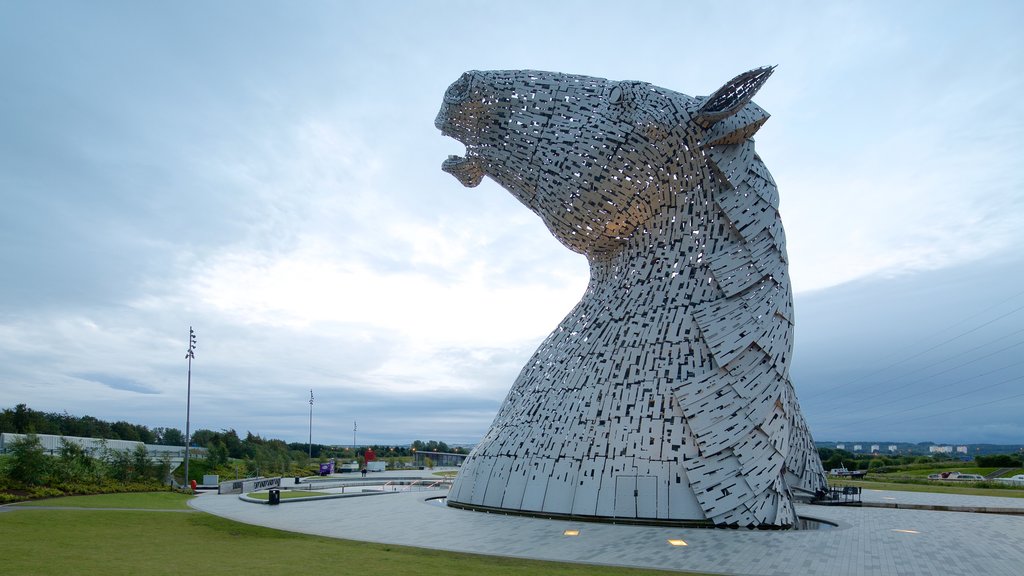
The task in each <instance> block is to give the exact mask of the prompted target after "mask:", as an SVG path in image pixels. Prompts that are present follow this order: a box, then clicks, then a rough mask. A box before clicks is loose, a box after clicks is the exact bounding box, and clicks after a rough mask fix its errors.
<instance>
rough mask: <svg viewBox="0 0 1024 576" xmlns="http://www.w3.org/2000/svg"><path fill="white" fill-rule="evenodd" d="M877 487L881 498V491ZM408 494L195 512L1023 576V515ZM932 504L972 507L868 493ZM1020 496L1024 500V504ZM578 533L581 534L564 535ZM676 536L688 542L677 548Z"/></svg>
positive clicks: (673, 554) (311, 530)
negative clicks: (685, 509) (499, 507)
mask: <svg viewBox="0 0 1024 576" xmlns="http://www.w3.org/2000/svg"><path fill="white" fill-rule="evenodd" d="M876 493H877V494H876ZM443 494H444V492H402V493H397V494H387V495H381V496H372V497H366V498H348V499H334V500H321V501H312V502H293V503H285V504H282V505H279V506H268V505H263V504H251V503H246V502H243V501H242V500H240V499H239V498H238V496H219V495H216V494H205V495H202V496H200V497H198V498H195V499H193V500H192V501H191V502H190V505H191V506H193V507H194V508H196V509H198V510H202V511H204V512H208V513H211V514H216V515H218V516H223V517H226V518H231V519H233V520H237V521H240V522H245V523H248V524H256V525H260V526H267V527H271V528H278V529H281V530H289V531H293V532H304V533H307V534H317V535H321V536H328V537H332V538H346V539H352V540H362V541H368V542H380V543H390V544H401V545H406V546H419V547H423V548H435V549H441V550H453V551H459V552H473V553H478V554H494V555H500V556H514V557H522V558H535V559H541V560H558V561H565V562H580V563H593V564H604V565H612V566H634V567H647V568H659V569H666V570H693V571H700V572H710V573H720V574H735V575H764V576H768V575H780V576H781V575H786V576H789V575H793V574H806V575H812V574H822V575H835V576H844V575H879V576H890V575H892V576H897V575H898V576H908V575H917V574H920V575H932V574H986V575H987V576H1019V575H1021V574H1024V517H1022V516H1003V515H995V514H973V513H965V512H935V511H922V510H891V509H882V508H846V507H822V506H800V507H798V510H799V512H800V514H801V515H803V516H810V517H816V518H821V519H825V520H829V521H832V522H835V523H837V524H839V527H838V528H833V529H829V530H807V531H785V532H780V531H763V532H762V531H749V530H708V529H703V530H702V529H679V528H656V527H648V526H628V525H611V524H597V523H587V522H567V521H559V520H543V519H537V518H525V517H518V516H506V515H500V514H486V513H481V512H471V511H466V510H457V509H454V508H447V507H445V506H443V505H440V504H437V503H435V502H430V501H427V498H429V497H432V496H433V497H436V496H440V495H443ZM864 496H865V499H876V498H877V499H879V500H883V501H884V499H885V498H895V499H899V500H906V501H910V500H918V501H928V502H934V503H935V504H937V505H954V506H955V505H958V503H968V504H969V505H976V503H975V502H974V499H975V498H982V499H983V500H985V501H988V500H989V499H988V498H985V497H969V496H956V495H945V494H927V493H913V492H890V491H885V492H884V493H883V492H882V491H865V493H864ZM991 500H998V501H999V502H998V503H991V504H989V505H997V506H1004V505H1006V504H1007V503H1004V502H1002V501H1004V500H1010V501H1014V502H1012V504H1015V505H1016V506H1018V507H1019V506H1024V501H1021V500H1016V499H1013V498H997V499H991ZM570 529H571V530H579V535H578V536H566V535H563V533H564V531H565V530H570ZM669 539H681V540H683V541H685V542H686V544H687V545H686V546H672V545H670V544H669V542H668V540H669Z"/></svg>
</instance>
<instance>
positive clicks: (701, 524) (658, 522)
mask: <svg viewBox="0 0 1024 576" xmlns="http://www.w3.org/2000/svg"><path fill="white" fill-rule="evenodd" d="M439 500H440V499H439ZM445 500H446V503H445V505H446V506H449V507H451V508H458V509H460V510H472V511H474V512H487V513H489V514H507V515H509V516H528V517H531V518H544V519H548V520H572V521H575V522H599V523H603V524H633V525H638V526H661V527H666V528H733V529H735V528H740V526H737V525H728V524H722V525H716V524H714V523H712V522H711V521H710V520H668V519H664V518H620V517H616V516H582V515H579V514H558V513H551V512H539V511H532V510H511V509H508V508H494V507H492V506H478V505H476V504H466V503H463V502H454V501H452V500H448V499H447V498H446V499H445ZM807 520H810V519H805V518H800V527H799V528H795V527H794V526H764V527H761V528H756V529H758V530H792V529H801V530H803V529H807V528H805V526H804V525H805V524H807ZM812 522H817V521H813V520H812ZM813 529H817V528H813Z"/></svg>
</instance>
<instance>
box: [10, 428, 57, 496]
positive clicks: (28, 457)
mask: <svg viewBox="0 0 1024 576" xmlns="http://www.w3.org/2000/svg"><path fill="white" fill-rule="evenodd" d="M49 468H50V462H49V461H48V459H47V456H46V452H45V451H44V450H43V445H42V443H40V442H39V437H37V436H36V435H35V434H29V435H27V436H25V437H23V438H19V439H18V440H15V441H14V442H12V443H11V456H10V462H9V467H8V471H7V474H8V477H10V479H11V480H14V481H15V482H21V483H23V484H28V485H30V486H37V485H40V484H43V483H45V482H46V480H47V476H48V473H49Z"/></svg>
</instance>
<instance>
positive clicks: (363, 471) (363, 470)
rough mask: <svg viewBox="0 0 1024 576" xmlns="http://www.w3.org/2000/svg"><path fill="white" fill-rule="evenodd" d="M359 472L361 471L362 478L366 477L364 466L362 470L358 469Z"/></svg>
mask: <svg viewBox="0 0 1024 576" xmlns="http://www.w3.org/2000/svg"><path fill="white" fill-rule="evenodd" d="M360 472H362V473H363V478H366V468H363V469H362V470H360Z"/></svg>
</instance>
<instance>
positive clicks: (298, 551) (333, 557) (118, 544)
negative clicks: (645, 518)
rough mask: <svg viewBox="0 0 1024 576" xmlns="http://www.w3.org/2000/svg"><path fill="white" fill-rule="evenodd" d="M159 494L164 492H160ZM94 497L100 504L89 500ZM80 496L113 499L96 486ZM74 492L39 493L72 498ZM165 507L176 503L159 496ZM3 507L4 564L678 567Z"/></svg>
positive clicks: (164, 517)
mask: <svg viewBox="0 0 1024 576" xmlns="http://www.w3.org/2000/svg"><path fill="white" fill-rule="evenodd" d="M118 496H123V497H124V498H123V499H120V500H117V501H116V502H117V503H118V505H117V506H116V507H133V508H140V509H156V507H157V506H158V505H159V504H160V503H161V499H155V498H153V497H152V496H154V495H152V494H123V495H118ZM159 496H163V495H162V494H161V495H159ZM90 498H97V499H100V500H97V501H96V502H97V503H95V504H93V503H90V502H88V499H90ZM74 500H75V502H76V503H75V506H82V507H83V508H103V507H114V506H112V505H111V502H112V500H109V499H105V498H104V497H99V496H85V497H76V498H75V499H74ZM71 501H72V498H57V499H53V500H46V501H42V502H40V504H41V505H48V506H68V505H70V502H71ZM163 505H164V506H165V508H163V509H176V506H177V503H175V502H173V501H163ZM17 508H18V509H16V510H13V511H7V512H0V542H3V557H2V560H0V573H3V574H33V575H39V576H49V575H54V576H56V575H60V576H66V575H69V574H70V575H77V574H104V575H120V574H126V575H127V574H131V575H137V574H146V575H163V574H167V575H180V574H210V575H215V576H219V575H234V574H238V575H246V576H249V575H252V574H260V575H277V574H281V575H284V574H288V575H294V574H301V573H307V572H311V571H321V570H325V571H327V572H328V573H334V572H352V571H356V572H357V573H358V574H360V576H395V575H409V576H428V575H429V576H434V575H467V576H468V575H477V574H487V575H488V576H490V575H494V576H507V575H524V576H525V575H528V574H564V575H576V576H584V575H590V574H594V575H612V574H622V575H638V576H639V575H643V574H650V575H655V574H662V575H664V574H680V573H679V572H671V573H670V572H661V571H653V570H633V569H625V568H606V567H599V566H588V565H580V564H564V563H557V562H539V561H532V560H518V559H513V558H500V557H493V556H478V555H473V554H457V553H452V552H443V551H438V550H426V549H421V548H409V547H404V546H392V545H384V544H370V543H364V542H354V541H350V540H336V539H331V538H322V537H318V536H307V535H304V534H295V533H291V532H282V531H279V530H271V529H269V528H262V527H258V526H250V525H247V524H240V523H238V522H233V521H231V520H226V519H224V518H219V517H217V516H211V515H208V514H204V513H200V512H196V513H191V514H169V513H166V512H148V511H112V510H90V509H82V510H47V509H43V508H33V507H31V506H18V507H17Z"/></svg>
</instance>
